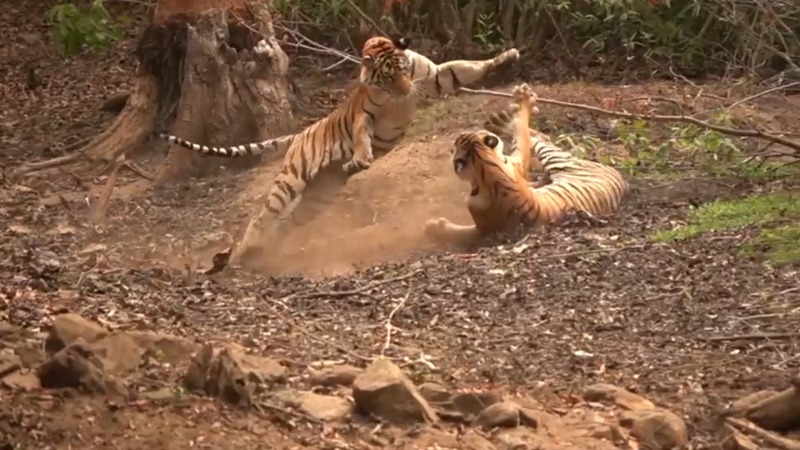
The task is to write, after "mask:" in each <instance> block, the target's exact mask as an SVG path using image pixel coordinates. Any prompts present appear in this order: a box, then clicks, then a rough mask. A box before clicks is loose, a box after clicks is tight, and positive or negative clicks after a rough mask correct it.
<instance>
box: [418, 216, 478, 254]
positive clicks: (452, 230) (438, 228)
mask: <svg viewBox="0 0 800 450" xmlns="http://www.w3.org/2000/svg"><path fill="white" fill-rule="evenodd" d="M425 236H427V237H429V238H430V239H432V240H434V241H435V242H437V243H439V244H449V245H456V246H460V247H468V246H471V245H475V244H477V243H479V241H480V239H481V233H480V232H479V231H478V227H476V226H475V225H459V224H456V223H453V222H450V221H449V220H447V219H445V218H444V217H440V218H438V219H430V220H428V221H427V222H425Z"/></svg>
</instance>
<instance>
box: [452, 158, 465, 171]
mask: <svg viewBox="0 0 800 450" xmlns="http://www.w3.org/2000/svg"><path fill="white" fill-rule="evenodd" d="M464 167H467V161H466V160H464V159H461V158H459V159H457V160H455V161H453V170H455V171H456V174H459V173H461V171H462V170H464Z"/></svg>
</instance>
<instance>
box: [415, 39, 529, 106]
mask: <svg viewBox="0 0 800 450" xmlns="http://www.w3.org/2000/svg"><path fill="white" fill-rule="evenodd" d="M517 60H519V51H518V50H517V49H515V48H512V49H510V50H506V51H504V52H503V53H500V54H499V55H497V56H495V57H494V58H491V59H485V60H473V61H469V60H463V59H457V60H453V61H447V62H445V63H442V64H439V65H437V66H436V76H434V77H433V79H432V80H430V81H428V82H427V83H425V84H426V87H428V86H427V85H429V84H433V86H430V87H429V89H427V90H428V91H429V92H436V93H438V94H439V95H447V94H451V93H453V92H454V91H455V90H456V89H458V88H460V87H461V86H466V85H469V84H472V83H475V82H477V81H480V80H481V79H483V78H485V77H486V76H487V75H489V74H491V73H493V72H495V71H496V70H498V69H500V68H501V67H503V66H506V65H509V64H511V63H514V62H516V61H517ZM431 88H432V89H431Z"/></svg>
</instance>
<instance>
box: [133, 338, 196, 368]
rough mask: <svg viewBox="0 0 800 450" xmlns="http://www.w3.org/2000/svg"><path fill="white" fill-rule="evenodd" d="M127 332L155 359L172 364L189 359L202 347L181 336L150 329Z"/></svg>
mask: <svg viewBox="0 0 800 450" xmlns="http://www.w3.org/2000/svg"><path fill="white" fill-rule="evenodd" d="M127 334H128V335H129V336H130V338H131V339H133V341H134V342H136V344H137V345H138V346H139V347H141V348H143V349H145V352H146V353H148V354H150V355H151V356H152V357H153V358H154V359H155V360H157V361H160V362H164V363H169V364H172V365H177V364H180V363H183V362H185V361H189V360H190V359H191V357H192V354H193V353H194V352H196V351H197V350H198V349H200V345H199V344H197V343H195V342H192V341H190V340H189V339H186V338H182V337H180V336H172V335H169V334H159V333H153V332H150V331H131V332H129V333H127Z"/></svg>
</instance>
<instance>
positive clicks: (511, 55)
mask: <svg viewBox="0 0 800 450" xmlns="http://www.w3.org/2000/svg"><path fill="white" fill-rule="evenodd" d="M494 60H495V63H496V64H497V65H498V66H499V65H503V64H508V63H513V62H517V61H518V60H519V50H517V49H515V48H512V49H508V50H506V51H504V52H503V53H500V54H499V55H497V57H495V59H494Z"/></svg>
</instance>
